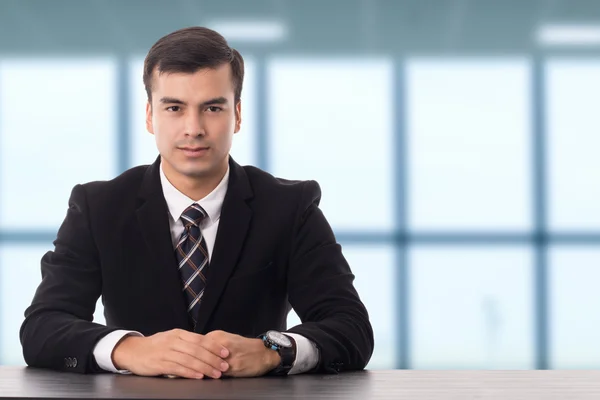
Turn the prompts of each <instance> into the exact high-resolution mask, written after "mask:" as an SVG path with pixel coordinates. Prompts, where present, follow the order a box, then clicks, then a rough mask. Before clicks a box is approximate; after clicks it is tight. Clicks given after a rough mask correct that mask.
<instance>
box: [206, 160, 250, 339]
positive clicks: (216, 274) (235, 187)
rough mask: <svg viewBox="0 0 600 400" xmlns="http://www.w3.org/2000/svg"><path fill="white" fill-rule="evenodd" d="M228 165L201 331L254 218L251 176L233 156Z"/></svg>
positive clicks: (214, 305)
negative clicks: (249, 177) (226, 181)
mask: <svg viewBox="0 0 600 400" xmlns="http://www.w3.org/2000/svg"><path fill="white" fill-rule="evenodd" d="M229 167H230V174H229V185H228V188H227V194H226V195H225V199H224V201H223V207H222V209H221V219H220V221H219V229H218V230H217V237H216V240H215V247H214V249H213V253H212V258H211V261H210V267H209V271H208V276H207V285H206V288H205V289H204V296H203V297H202V303H201V304H200V309H199V318H198V322H197V324H196V328H195V331H196V332H199V333H200V332H203V331H204V328H205V326H206V323H207V322H208V320H209V318H210V316H211V315H212V313H213V312H214V310H215V307H216V306H217V304H218V302H219V298H220V296H221V293H222V292H223V289H224V288H225V285H226V284H227V281H228V279H229V276H230V275H231V273H232V272H233V269H234V267H235V265H236V264H237V261H238V258H239V256H240V252H241V250H242V246H243V245H244V241H245V239H246V234H247V232H248V228H249V226H250V220H251V218H252V210H251V209H250V206H249V205H248V203H247V200H248V199H250V198H252V189H251V187H250V182H249V181H248V176H247V175H246V172H245V171H244V169H243V168H242V167H241V166H239V165H238V164H237V163H236V162H235V161H233V159H232V158H230V161H229Z"/></svg>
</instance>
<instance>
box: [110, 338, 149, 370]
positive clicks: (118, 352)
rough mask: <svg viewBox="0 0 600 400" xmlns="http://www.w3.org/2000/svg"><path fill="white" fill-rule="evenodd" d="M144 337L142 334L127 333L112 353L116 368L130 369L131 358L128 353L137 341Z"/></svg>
mask: <svg viewBox="0 0 600 400" xmlns="http://www.w3.org/2000/svg"><path fill="white" fill-rule="evenodd" d="M143 339H144V337H142V336H132V335H126V336H124V337H123V338H122V339H121V340H120V341H119V342H118V343H117V345H116V346H115V348H114V350H113V352H112V355H111V358H112V362H113V364H114V366H115V368H116V369H118V370H119V369H129V368H128V367H127V359H128V358H129V357H128V355H127V354H128V352H129V351H130V350H131V347H132V346H133V345H135V342H136V341H140V340H143Z"/></svg>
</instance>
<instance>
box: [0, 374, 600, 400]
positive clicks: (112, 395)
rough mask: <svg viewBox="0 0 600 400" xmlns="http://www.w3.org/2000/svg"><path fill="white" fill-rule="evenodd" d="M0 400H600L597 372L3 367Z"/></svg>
mask: <svg viewBox="0 0 600 400" xmlns="http://www.w3.org/2000/svg"><path fill="white" fill-rule="evenodd" d="M0 398H2V399H6V398H9V399H11V398H16V399H21V398H39V399H48V398H74V399H88V398H97V399H139V398H146V399H285V400H287V399H310V400H314V399H361V400H363V399H407V400H409V399H410V400H412V399H461V400H462V399H502V400H507V399H527V400H533V399H544V400H546V399H561V400H566V399H600V371H400V370H399V371H363V372H352V373H342V374H340V375H298V376H290V377H285V378H254V379H221V380H202V381H194V380H186V379H166V378H144V377H137V376H119V375H112V374H101V375H77V374H73V373H60V372H52V371H46V370H37V369H31V368H20V367H0Z"/></svg>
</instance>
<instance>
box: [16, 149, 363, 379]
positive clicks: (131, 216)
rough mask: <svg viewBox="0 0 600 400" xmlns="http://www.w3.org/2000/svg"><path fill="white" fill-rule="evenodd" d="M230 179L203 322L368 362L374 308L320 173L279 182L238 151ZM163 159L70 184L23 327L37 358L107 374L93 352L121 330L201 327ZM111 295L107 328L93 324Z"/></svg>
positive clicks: (330, 362)
mask: <svg viewBox="0 0 600 400" xmlns="http://www.w3.org/2000/svg"><path fill="white" fill-rule="evenodd" d="M229 163H230V178H229V186H228V190H227V194H226V196H225V200H224V202H223V207H222V211H221V219H220V222H219V228H218V232H217V237H216V242H215V246H214V250H213V254H212V258H211V262H210V268H209V272H208V276H207V280H208V283H207V286H206V289H205V292H204V297H203V300H202V304H201V306H200V311H199V314H200V315H199V320H198V323H197V326H196V328H195V332H197V333H201V334H204V333H207V332H210V331H213V330H218V329H220V330H224V331H227V332H231V333H235V334H239V335H242V336H246V337H256V336H257V335H259V334H260V333H263V332H265V331H267V330H269V329H276V330H281V331H284V330H286V317H287V314H288V312H289V310H290V305H291V307H293V308H294V310H295V311H296V312H297V313H298V315H299V317H300V318H301V320H302V324H301V325H298V326H296V327H293V328H291V329H289V330H288V331H289V332H294V333H298V334H300V335H303V336H305V337H306V338H308V339H310V340H312V341H313V342H314V343H315V344H316V345H317V346H318V348H319V349H320V355H321V357H320V361H319V364H318V365H317V368H316V370H315V371H319V372H334V373H335V372H337V371H341V370H353V369H362V368H364V367H365V365H366V364H367V362H368V361H369V359H370V357H371V354H372V351H373V345H374V344H373V331H372V328H371V325H370V323H369V319H368V314H367V310H366V309H365V307H364V305H363V303H362V302H361V300H360V299H359V296H358V294H357V292H356V290H355V289H354V287H353V283H352V282H353V279H354V275H353V274H352V273H351V270H350V268H349V266H348V264H347V262H346V260H345V259H344V257H343V255H342V253H341V248H340V246H339V245H338V244H337V243H336V241H335V237H334V234H333V232H332V230H331V228H330V226H329V224H328V223H327V221H326V219H325V217H324V216H323V214H322V213H321V210H320V209H319V208H318V204H319V201H320V196H321V192H320V189H319V186H318V184H317V183H316V182H314V181H288V180H283V179H277V178H274V177H272V176H271V175H269V174H267V173H266V172H263V171H261V170H259V169H257V168H254V167H250V166H246V167H241V166H239V165H238V164H237V163H235V162H234V161H233V159H230V162H229ZM159 167H160V158H159V159H157V161H156V162H155V163H154V164H152V165H150V166H139V167H135V168H132V169H130V170H128V171H126V172H124V173H123V174H122V175H120V176H118V177H117V178H115V179H113V180H111V181H102V182H91V183H87V184H84V185H77V186H75V187H74V188H73V191H72V193H71V197H70V200H69V208H68V211H67V215H66V218H65V220H64V222H63V223H62V225H61V227H60V229H59V231H58V234H57V238H56V240H55V241H54V245H55V249H54V251H49V252H48V253H46V254H45V255H44V256H43V257H42V260H41V271H42V282H41V283H40V285H39V287H38V288H37V291H36V293H35V296H34V298H33V301H32V304H31V306H30V307H28V308H27V310H26V311H25V321H24V322H23V325H22V327H21V330H20V338H21V343H22V345H23V354H24V357H25V361H26V362H27V364H28V365H30V366H36V367H47V368H52V369H57V370H65V371H75V372H82V373H87V372H99V371H100V368H99V367H98V365H97V364H96V362H95V359H94V356H93V349H94V346H95V344H96V343H97V342H98V340H100V339H101V338H102V337H104V336H105V335H107V334H108V333H110V332H112V331H114V330H116V329H128V330H136V331H139V332H141V333H143V334H144V335H152V334H154V333H157V332H161V331H167V330H170V329H174V328H181V329H186V330H192V326H191V325H190V322H189V319H188V316H187V313H186V306H185V299H184V296H183V293H182V290H181V281H180V277H179V273H178V271H177V263H176V258H175V252H174V250H173V245H172V241H171V235H170V230H169V220H168V209H167V204H166V201H165V198H164V196H163V192H162V187H161V183H160V176H159ZM99 296H102V301H103V304H104V314H105V318H106V323H107V326H103V325H100V324H96V323H93V322H91V321H92V317H93V313H94V309H95V304H96V302H97V299H98V298H99Z"/></svg>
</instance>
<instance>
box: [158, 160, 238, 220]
mask: <svg viewBox="0 0 600 400" xmlns="http://www.w3.org/2000/svg"><path fill="white" fill-rule="evenodd" d="M160 183H161V185H162V190H163V195H164V196H165V200H166V202H167V207H168V208H169V214H171V218H173V220H174V221H177V220H179V218H180V217H181V214H183V212H184V211H185V209H186V208H188V207H189V206H190V205H192V203H198V204H199V205H200V206H201V207H202V208H203V209H204V211H206V213H207V214H208V221H207V223H205V224H206V225H212V224H213V223H215V222H217V221H218V220H219V218H220V217H221V208H222V207H223V200H224V199H225V194H226V193H227V185H228V183H229V165H227V171H226V172H225V175H224V176H223V179H221V182H219V184H218V185H217V187H216V188H214V189H213V191H212V192H210V193H209V194H207V195H206V196H205V197H204V198H203V199H200V200H192V199H190V198H189V197H187V196H186V195H185V194H183V193H181V192H180V191H179V190H177V188H176V187H175V186H173V184H171V182H169V180H168V179H167V177H166V175H165V173H164V171H163V168H162V163H161V164H160Z"/></svg>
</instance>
